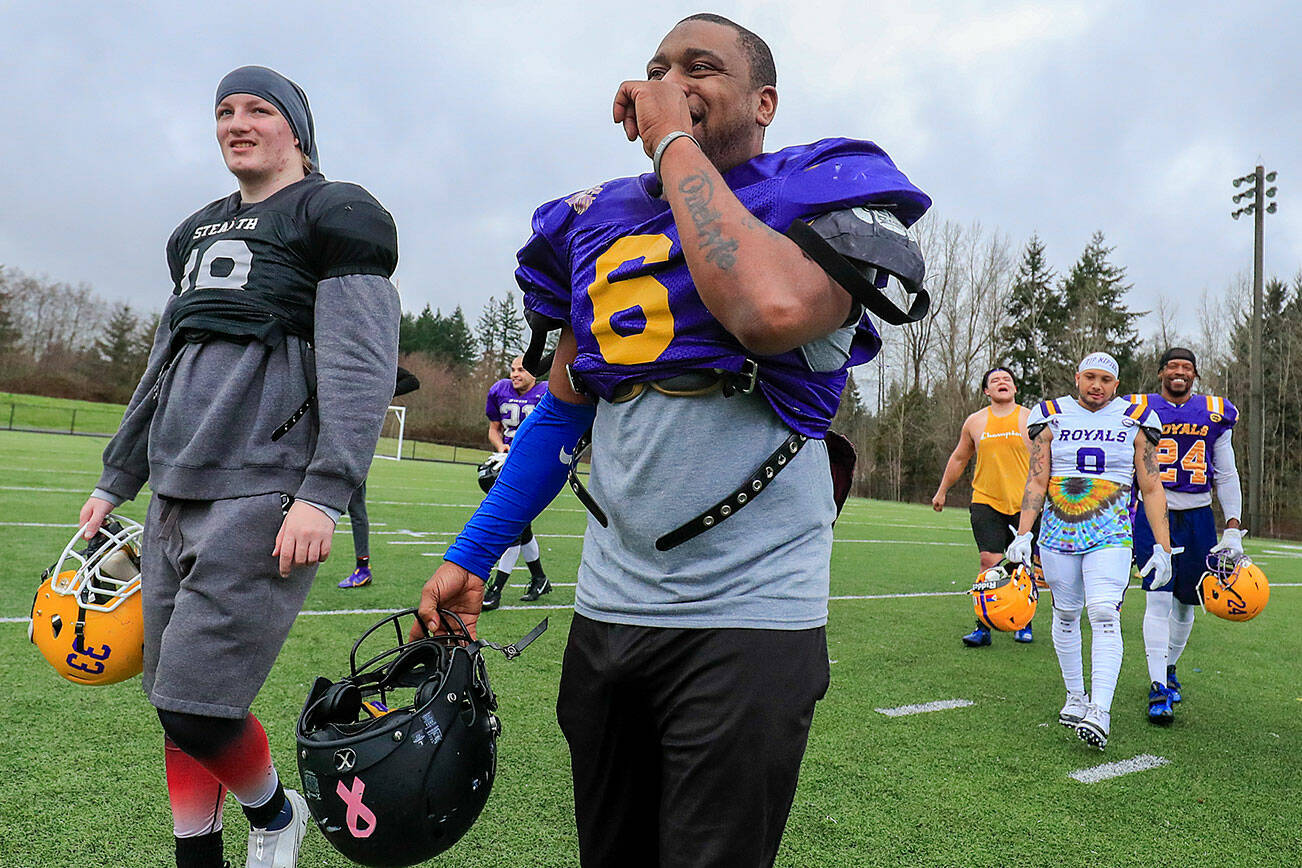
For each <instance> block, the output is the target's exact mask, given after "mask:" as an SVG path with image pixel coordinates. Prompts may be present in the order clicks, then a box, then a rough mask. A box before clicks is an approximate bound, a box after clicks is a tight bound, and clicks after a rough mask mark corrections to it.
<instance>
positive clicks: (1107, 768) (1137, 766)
mask: <svg viewBox="0 0 1302 868" xmlns="http://www.w3.org/2000/svg"><path fill="white" fill-rule="evenodd" d="M1170 763H1171V761H1170V760H1169V759H1167V758H1166V757H1163V756H1153V755H1152V754H1150V753H1141V754H1140V755H1139V756H1134V757H1131V758H1130V759H1128V760H1121V761H1120V762H1115V763H1104V764H1103V765H1101V766H1092V767H1090V768H1087V769H1077V770H1076V771H1074V772H1072V773H1071V774H1069V775H1067V777H1069V778H1072V779H1073V780H1077V781H1080V782H1081V783H1082V784H1097V783H1098V782H1099V781H1106V780H1110V779H1112V778H1119V777H1121V776H1122V775H1128V774H1130V773H1131V772H1146V771H1148V770H1149V769H1155V768H1159V767H1161V766H1164V765H1170Z"/></svg>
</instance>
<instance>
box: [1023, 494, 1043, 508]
mask: <svg viewBox="0 0 1302 868" xmlns="http://www.w3.org/2000/svg"><path fill="white" fill-rule="evenodd" d="M1022 509H1023V510H1024V511H1025V510H1028V509H1029V510H1031V511H1032V512H1039V511H1040V510H1042V509H1044V495H1043V494H1042V493H1038V492H1033V491H1031V489H1029V488H1028V489H1026V491H1025V493H1023V494H1022Z"/></svg>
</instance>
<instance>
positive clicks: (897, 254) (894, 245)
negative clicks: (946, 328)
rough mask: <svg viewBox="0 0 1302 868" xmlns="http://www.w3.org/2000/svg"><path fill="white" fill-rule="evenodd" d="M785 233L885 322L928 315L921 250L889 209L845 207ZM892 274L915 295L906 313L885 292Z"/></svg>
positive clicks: (795, 223) (799, 223) (796, 222)
mask: <svg viewBox="0 0 1302 868" xmlns="http://www.w3.org/2000/svg"><path fill="white" fill-rule="evenodd" d="M786 234H787V236H788V237H789V238H791V240H792V241H795V242H796V244H797V245H799V247H800V249H801V250H803V251H805V253H807V254H809V256H810V258H812V259H813V260H814V261H815V262H817V263H818V265H819V266H820V267H821V268H822V269H823V270H824V271H826V272H827V274H828V276H829V277H831V278H832V279H833V280H835V281H836V282H837V283H839V284H840V285H841V287H842V288H844V289H845V291H846V292H848V293H850V295H851V296H852V297H853V298H854V299H855V301H858V302H859V303H860V304H862V305H863V306H864V307H866V308H867V309H868V310H869V311H870V312H872V313H873V314H875V315H877V316H878V317H880V318H881V319H882V320H884V321H886V322H888V323H890V324H891V325H903V324H904V323H910V322H917V321H918V320H920V319H922V318H923V317H924V316H926V314H927V310H928V308H929V307H930V306H931V299H930V297H929V296H928V294H927V292H926V290H924V289H923V288H922V281H923V278H924V277H925V276H926V272H927V266H926V262H925V261H924V260H923V258H922V249H921V248H920V247H919V246H918V244H917V242H916V241H914V240H913V239H912V238H910V237H909V233H908V230H907V229H905V228H904V224H903V223H901V222H900V221H899V219H898V218H897V217H896V216H895V215H894V214H892V213H891V212H890V211H887V210H883V209H875V208H863V207H858V208H843V209H841V210H839V211H830V212H828V213H826V214H820V215H819V216H817V217H814V218H813V219H812V220H810V221H809V222H808V223H806V222H805V221H803V220H793V221H792V223H791V225H790V226H789V227H787V231H786ZM890 277H894V278H895V279H896V280H898V281H899V282H900V285H901V286H903V287H904V291H905V292H906V293H908V294H909V295H911V296H913V303H912V304H911V305H910V306H909V309H908V310H907V311H903V310H901V309H900V308H898V307H897V306H896V305H895V304H894V303H893V302H892V301H891V300H890V299H888V298H887V297H886V296H885V295H883V294H882V293H881V288H882V287H885V286H886V281H887V279H888V278H890Z"/></svg>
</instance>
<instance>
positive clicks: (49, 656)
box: [27, 516, 144, 685]
mask: <svg viewBox="0 0 1302 868" xmlns="http://www.w3.org/2000/svg"><path fill="white" fill-rule="evenodd" d="M81 530H82V529H81V528H78V530H77V532H76V533H75V534H73V537H72V539H71V540H70V541H69V542H68V544H67V545H66V546H64V547H63V553H62V554H61V555H59V559H58V560H57V561H55V563H54V565H53V566H51V567H50V568H49V569H48V570H46V571H45V573H44V575H42V576H41V584H40V586H39V587H38V588H37V589H36V598H35V599H34V600H33V601H32V620H31V623H30V624H29V625H28V627H27V637H28V638H29V639H31V641H32V643H33V644H35V645H36V647H37V648H38V649H39V650H40V652H41V654H42V655H43V656H44V657H45V659H46V660H47V661H49V664H50V665H51V666H53V667H54V671H56V672H58V673H59V674H60V675H62V676H63V677H64V678H66V679H68V680H69V681H71V682H73V683H74V684H90V685H97V684H114V683H116V682H118V681H125V680H127V679H128V678H131V677H133V676H135V675H139V674H140V670H141V663H142V660H143V657H144V618H143V615H142V612H141V606H140V537H141V534H142V533H143V531H144V529H143V528H142V527H141V526H140V525H139V524H137V523H136V522H134V521H132V520H131V519H129V518H126V517H123V516H115V517H112V518H109V519H108V520H107V521H105V522H104V526H103V527H102V528H100V530H99V531H98V532H97V533H96V534H95V537H94V538H93V539H91V540H90V542H86V541H85V540H84V539H82V537H81ZM79 545H80V546H82V548H80V549H78V548H77V546H79Z"/></svg>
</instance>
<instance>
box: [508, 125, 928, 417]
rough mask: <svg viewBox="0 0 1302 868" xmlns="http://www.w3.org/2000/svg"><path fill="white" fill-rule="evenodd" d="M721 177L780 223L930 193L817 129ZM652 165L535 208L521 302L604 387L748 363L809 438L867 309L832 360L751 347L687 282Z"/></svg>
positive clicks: (906, 217)
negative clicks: (829, 367)
mask: <svg viewBox="0 0 1302 868" xmlns="http://www.w3.org/2000/svg"><path fill="white" fill-rule="evenodd" d="M723 179H724V182H725V183H726V184H727V185H728V187H729V189H731V190H732V192H733V193H734V194H736V196H737V198H738V199H739V200H740V201H741V204H742V205H744V206H745V207H746V209H747V210H749V211H750V212H751V214H753V215H755V217H757V218H758V219H760V220H762V221H763V222H764V223H766V224H767V225H768V226H770V227H771V228H773V229H775V230H777V231H778V232H783V231H785V230H786V229H787V227H788V226H790V225H791V222H792V221H793V220H796V219H809V218H812V217H814V216H816V215H818V214H822V213H826V212H829V211H836V210H840V209H845V208H854V207H861V206H871V207H873V208H880V209H883V210H889V211H890V212H891V213H893V214H894V215H895V216H896V217H897V218H899V220H900V222H902V223H903V224H904V225H905V226H910V225H912V224H913V223H914V222H915V221H916V220H917V219H918V218H919V217H921V216H922V215H923V213H924V212H925V211H926V210H927V208H928V207H930V205H931V200H930V199H929V198H928V197H927V195H926V194H925V193H923V192H922V191H921V190H919V189H918V188H916V187H914V186H913V184H911V183H909V180H908V178H906V177H905V176H904V174H903V173H902V172H900V170H899V169H897V168H896V167H895V164H894V163H892V162H891V159H890V157H888V156H887V155H886V154H885V152H883V151H882V150H881V149H880V148H878V147H877V146H876V145H874V144H872V143H871V142H863V141H854V140H850V139H824V140H822V141H819V142H815V143H814V144H810V145H800V146H797V147H791V148H786V149H784V150H781V151H777V152H775V153H772V154H760V155H759V156H757V157H755V158H753V159H751V160H749V161H748V162H745V163H742V164H741V165H739V166H736V167H734V168H732V169H730V170H728V171H727V172H726V173H724V175H723ZM688 183H689V184H692V185H693V186H692V187H691V189H687V190H685V192H686V193H687V195H688V196H689V198H691V197H696V198H699V199H700V201H702V202H707V203H708V202H709V201H711V199H712V197H713V195H714V192H715V191H714V190H713V189H711V188H710V187H709V182H708V181H705V180H701V179H692V180H689V182H688ZM658 192H659V182H658V181H656V179H655V176H654V175H641V176H639V177H636V178H619V179H617V180H614V181H608V182H606V183H604V184H599V185H597V186H596V187H592V188H590V189H588V190H584V191H582V192H579V193H575V194H574V195H572V196H569V197H567V198H564V199H557V200H555V201H552V202H548V203H547V204H545V205H543V206H542V207H540V208H539V209H538V210H537V211H536V212H535V213H534V216H533V236H532V237H531V238H530V239H529V241H528V243H526V244H525V246H524V248H523V249H521V250H520V252H519V254H518V259H519V267H518V268H517V269H516V273H515V274H516V281H517V282H518V283H519V284H520V287H521V289H522V290H523V291H524V296H525V306H526V307H527V308H529V309H530V310H532V311H536V312H538V313H541V314H543V315H545V316H548V317H551V318H552V319H557V320H561V321H562V322H564V323H567V324H568V325H570V326H571V327H572V328H573V331H574V336H575V339H576V341H577V343H578V356H577V358H576V360H575V362H574V365H573V370H574V372H575V373H576V374H577V375H578V376H579V377H580V378H581V379H582V381H583V384H584V386H585V387H586V388H587V389H589V390H590V391H592V392H594V393H595V394H596V395H598V396H600V397H602V398H606V399H609V398H610V397H611V396H612V394H613V393H614V390H615V388H616V387H617V386H619V385H620V384H621V383H624V382H639V381H646V380H658V379H664V378H666V377H672V376H675V375H677V374H681V373H684V372H686V371H691V370H700V369H710V368H713V369H720V370H728V371H737V370H740V369H741V367H742V365H743V364H744V362H745V360H746V359H747V357H748V356H750V357H752V358H755V360H756V361H757V362H758V363H759V372H760V375H759V384H758V385H759V389H758V391H759V392H760V393H761V394H763V396H764V397H765V399H767V401H768V402H769V404H770V405H771V406H772V407H773V410H774V411H775V412H776V413H777V414H778V416H779V417H780V418H781V419H782V420H783V422H785V423H786V424H787V426H788V427H790V428H791V429H792V430H794V431H797V432H799V433H802V434H806V435H808V436H811V437H816V438H821V437H823V435H824V434H825V433H826V431H827V426H828V425H829V424H830V423H831V419H832V416H833V415H835V413H836V408H837V405H838V404H839V402H840V398H841V390H842V387H843V386H844V385H845V378H846V370H847V369H848V368H849V367H850V366H852V365H859V364H863V363H864V362H867V361H869V360H870V359H871V358H872V357H873V356H874V355H876V353H877V350H878V349H879V348H880V346H881V340H880V338H878V336H877V333H876V331H875V330H874V329H873V326H872V323H871V321H870V320H869V318H868V316H867V314H865V315H864V316H863V317H862V318H861V319H860V321H859V324H858V327H857V330H856V334H855V338H854V342H853V345H852V347H851V351H850V357H849V359H848V360H847V361H846V364H845V365H843V366H842V367H841V368H840V369H839V370H833V371H825V372H814V371H811V370H810V369H809V366H808V365H807V364H806V363H805V361H804V357H803V356H802V354H801V353H800V352H799V351H798V350H793V351H791V352H786V353H782V354H780V355H776V356H763V357H754V356H753V354H748V353H747V352H746V350H745V349H744V348H743V347H742V346H741V344H740V343H739V342H738V341H737V339H736V338H734V337H733V336H732V335H731V334H729V333H728V332H727V331H726V330H724V328H723V326H722V325H720V324H719V322H718V320H716V319H715V318H714V316H713V315H712V314H711V313H710V312H709V310H707V309H706V307H705V304H704V303H703V302H702V301H701V298H700V296H699V295H697V292H696V287H695V284H693V282H692V275H691V274H690V272H689V271H688V269H687V260H686V258H685V257H684V256H683V249H682V245H681V243H680V241H679V237H678V228H677V226H676V225H675V223H674V218H673V214H672V212H671V211H670V209H669V205H668V203H667V202H665V201H664V200H663V199H661V198H659V197H658V195H657V194H658Z"/></svg>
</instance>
